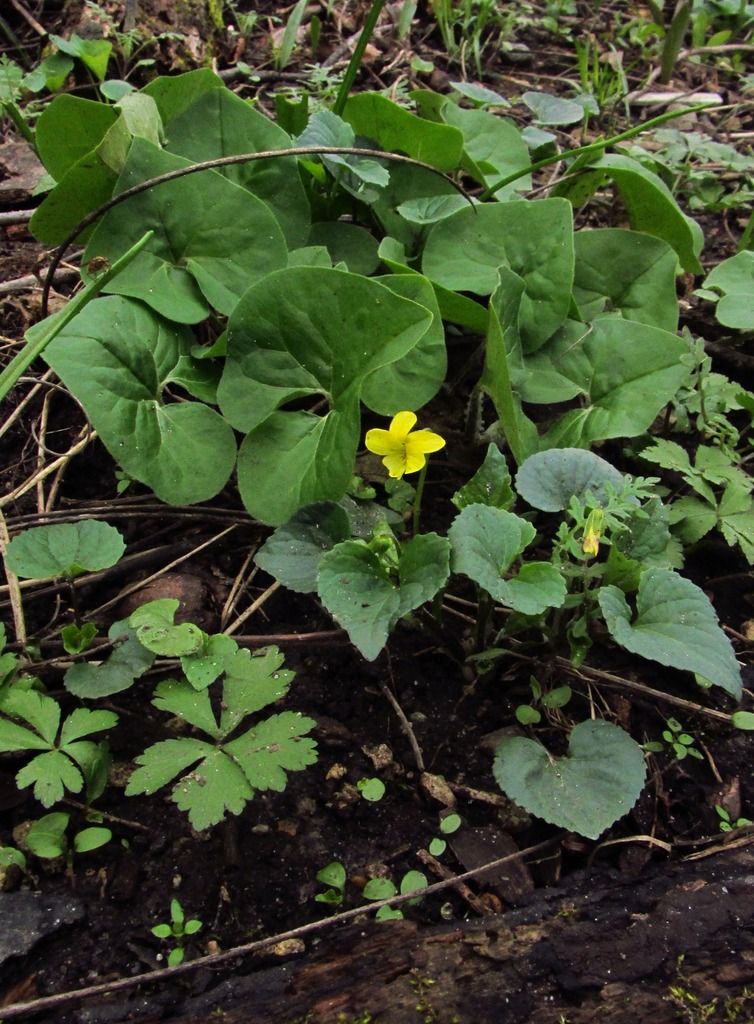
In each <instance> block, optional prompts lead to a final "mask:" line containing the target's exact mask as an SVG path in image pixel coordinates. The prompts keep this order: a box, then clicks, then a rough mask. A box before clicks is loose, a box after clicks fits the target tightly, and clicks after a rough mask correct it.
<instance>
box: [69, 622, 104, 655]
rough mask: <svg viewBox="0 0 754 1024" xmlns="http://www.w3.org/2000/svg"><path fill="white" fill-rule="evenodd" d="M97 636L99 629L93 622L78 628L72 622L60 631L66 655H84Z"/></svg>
mask: <svg viewBox="0 0 754 1024" xmlns="http://www.w3.org/2000/svg"><path fill="white" fill-rule="evenodd" d="M96 635H97V627H96V626H95V625H94V623H93V622H84V623H82V624H81V625H80V626H77V625H76V623H75V622H71V623H70V624H69V625H67V626H63V628H62V629H61V630H60V638H61V640H62V641H63V648H64V650H65V652H66V654H83V653H84V651H85V650H86V649H87V648H88V647H89V646H90V645H91V642H92V640H94V638H95V636H96Z"/></svg>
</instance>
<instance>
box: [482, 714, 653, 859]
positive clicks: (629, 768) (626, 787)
mask: <svg viewBox="0 0 754 1024" xmlns="http://www.w3.org/2000/svg"><path fill="white" fill-rule="evenodd" d="M493 773H494V775H495V779H496V781H497V783H498V785H499V786H500V788H501V789H502V790H503V792H504V793H505V794H506V795H507V796H508V797H510V799H511V800H515V802H516V803H517V804H519V805H520V806H521V807H523V808H525V809H526V810H527V811H529V812H531V813H532V814H536V815H537V817H539V818H544V820H545V821H549V822H550V823H551V824H553V825H559V826H560V827H561V828H566V829H568V830H569V831H572V832H578V833H579V834H580V835H583V836H587V837H588V838H590V839H597V838H599V836H600V835H601V834H602V833H603V832H604V831H605V829H607V828H609V827H610V826H611V825H612V824H613V822H615V821H617V820H618V818H622V817H623V815H624V814H627V813H628V812H629V811H630V810H631V808H632V807H633V805H634V804H635V803H636V801H637V799H638V798H639V795H640V793H641V790H642V787H643V786H644V777H645V767H644V754H643V752H642V749H641V747H640V746H639V745H638V743H636V742H635V741H634V740H632V739H631V737H630V736H629V735H628V733H626V732H624V731H623V729H621V728H619V726H617V725H613V724H612V723H610V722H604V721H587V722H581V723H579V725H577V726H575V727H574V729H573V731H572V732H571V736H570V740H569V744H568V754H567V756H565V757H553V755H552V754H550V753H549V751H548V750H547V748H546V747H544V746H543V745H542V744H541V743H539V742H537V741H536V740H532V739H528V738H526V737H523V736H510V737H506V738H505V739H504V740H503V741H502V742H501V743H500V744H499V745H498V747H497V750H496V752H495V762H494V765H493Z"/></svg>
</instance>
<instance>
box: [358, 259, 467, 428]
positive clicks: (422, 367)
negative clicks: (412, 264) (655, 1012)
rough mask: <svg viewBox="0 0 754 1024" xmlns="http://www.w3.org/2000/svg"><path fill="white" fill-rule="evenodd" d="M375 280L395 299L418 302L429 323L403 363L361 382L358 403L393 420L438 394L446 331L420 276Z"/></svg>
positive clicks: (445, 360)
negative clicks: (391, 293)
mask: <svg viewBox="0 0 754 1024" xmlns="http://www.w3.org/2000/svg"><path fill="white" fill-rule="evenodd" d="M375 280H377V281H379V282H380V284H384V285H385V287H386V288H389V289H390V291H392V292H395V294H396V295H402V296H403V297H404V298H405V299H411V301H412V302H418V303H419V305H420V306H424V307H425V309H428V310H429V312H430V313H431V314H432V322H431V324H430V326H429V327H428V329H427V331H426V333H425V334H424V335H423V337H422V338H421V339H420V340H419V342H418V344H417V345H415V346H414V348H412V349H411V351H410V352H408V353H407V354H406V355H405V356H404V357H403V358H402V359H398V360H396V362H394V363H389V364H388V365H387V366H383V367H380V368H379V369H377V370H373V371H372V373H370V374H369V376H368V377H367V378H366V380H365V381H364V386H363V387H362V390H361V400H362V402H363V403H364V404H365V405H367V406H368V407H369V408H370V409H372V410H373V411H374V412H378V413H381V414H382V415H383V416H392V415H394V414H395V413H396V412H400V411H401V410H402V409H418V408H420V407H421V406H422V405H426V404H427V402H429V400H430V399H431V398H434V397H435V395H436V394H437V392H438V391H439V390H440V387H441V386H442V383H443V381H444V380H445V374H446V372H447V368H448V357H447V352H446V349H445V331H444V329H443V325H442V316H441V314H440V307H439V306H438V304H437V298H436V296H435V293H434V289H433V288H432V285H431V284H430V282H429V281H428V280H427V278H426V277H423V276H422V275H421V274H391V275H389V276H387V277H378V278H376V279H375Z"/></svg>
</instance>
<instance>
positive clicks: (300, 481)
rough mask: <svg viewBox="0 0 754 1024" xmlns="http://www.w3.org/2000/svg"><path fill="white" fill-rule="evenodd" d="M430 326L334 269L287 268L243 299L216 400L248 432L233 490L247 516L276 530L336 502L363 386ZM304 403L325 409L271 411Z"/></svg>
mask: <svg viewBox="0 0 754 1024" xmlns="http://www.w3.org/2000/svg"><path fill="white" fill-rule="evenodd" d="M431 325H432V313H431V312H430V311H429V310H428V309H427V308H426V307H424V306H421V305H419V304H418V303H416V302H412V301H410V300H409V299H405V298H402V297H401V296H399V295H397V294H396V293H395V292H393V291H391V290H390V289H388V288H386V287H384V286H383V285H381V284H378V283H377V282H376V281H372V280H369V279H367V278H363V277H359V276H358V275H356V274H348V273H345V272H343V271H339V270H327V269H324V268H319V267H292V268H290V269H288V270H283V271H280V272H278V273H275V274H270V275H269V276H268V277H267V278H265V280H263V281H260V282H259V283H258V284H256V285H254V286H253V287H251V288H250V289H249V290H248V291H247V292H246V294H245V295H244V297H243V298H242V300H241V301H240V302H239V304H238V306H237V308H236V309H235V311H234V313H233V316H232V317H231V319H230V322H229V325H228V355H227V358H226V362H225V368H224V371H223V376H222V379H221V381H220V386H219V388H218V399H219V402H220V408H221V409H222V411H223V413H224V414H225V416H226V417H227V419H228V420H229V421H230V422H231V423H232V424H233V426H235V427H237V428H238V429H239V430H248V431H250V433H249V434H248V436H247V437H246V439H245V441H244V442H243V444H242V446H241V451H240V453H239V458H238V483H239V488H240V491H241V497H242V499H243V501H244V504H245V505H246V507H247V509H248V510H249V512H250V513H251V514H252V515H253V516H255V517H256V518H258V519H260V520H261V521H262V522H266V523H270V524H272V525H279V524H280V523H284V522H286V521H287V520H288V519H290V517H291V516H292V515H293V514H294V513H295V512H296V511H297V510H298V509H299V508H301V507H302V506H304V505H309V504H311V503H312V502H315V501H323V500H328V499H330V500H336V499H338V498H340V497H341V496H342V495H343V493H344V492H345V489H346V487H347V485H348V482H349V480H350V478H351V473H352V472H353V459H354V457H355V454H356V449H357V447H358V443H359V437H360V419H359V397H360V394H361V391H362V388H363V385H364V381H365V380H366V378H367V377H368V375H369V374H370V373H372V372H373V371H375V370H377V369H379V368H381V367H383V366H387V365H389V364H390V363H393V362H396V361H397V360H398V359H400V358H401V357H402V356H404V355H406V353H408V352H409V351H411V350H412V349H413V348H414V347H415V346H416V345H417V344H418V342H419V341H420V340H421V339H422V338H423V337H424V335H425V334H426V332H427V330H428V329H429V328H430V326H431ZM308 395H323V396H324V397H325V398H326V399H327V404H328V406H329V411H328V412H326V413H325V415H323V416H319V415H315V414H314V413H310V412H301V411H291V412H287V411H276V410H278V409H279V408H280V407H281V406H283V405H284V404H285V403H287V402H290V401H292V400H293V399H296V398H301V397H304V396H308ZM408 407H409V408H415V406H414V405H413V403H412V405H410V406H408ZM391 411H398V409H397V408H396V409H395V410H391Z"/></svg>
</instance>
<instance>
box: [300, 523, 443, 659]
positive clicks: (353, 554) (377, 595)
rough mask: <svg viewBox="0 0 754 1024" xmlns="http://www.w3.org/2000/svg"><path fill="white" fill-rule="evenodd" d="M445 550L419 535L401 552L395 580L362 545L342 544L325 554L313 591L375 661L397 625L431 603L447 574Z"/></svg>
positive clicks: (432, 538)
mask: <svg viewBox="0 0 754 1024" xmlns="http://www.w3.org/2000/svg"><path fill="white" fill-rule="evenodd" d="M449 555H450V545H449V544H448V541H447V540H446V539H445V538H444V537H438V535H437V534H436V533H427V534H420V535H419V536H417V537H414V538H413V539H412V540H410V541H409V542H408V543H407V544H404V545H403V547H402V548H401V553H400V562H399V566H398V578H397V579H394V578H393V576H392V575H391V574H390V573H389V572H388V571H387V569H386V568H385V566H384V565H383V564H382V563H381V562H380V559H379V558H378V556H377V555H376V554H375V553H374V552H373V551H372V550H371V549H370V548H369V547H368V545H367V544H365V543H364V542H363V541H355V540H347V541H344V542H343V543H342V544H337V545H336V546H335V547H334V548H333V549H332V550H331V551H328V552H327V553H326V554H325V555H324V557H323V558H322V561H321V562H320V567H319V581H318V591H319V596H320V598H321V600H322V603H323V604H324V605H325V607H326V608H327V610H328V611H329V612H330V614H331V615H332V617H333V618H334V619H335V620H336V622H339V623H340V625H341V626H343V628H344V629H345V630H347V631H348V636H349V637H350V640H351V643H352V644H354V646H356V647H358V649H359V650H360V651H361V653H362V654H363V655H364V657H365V658H366V659H367V661H374V659H375V658H376V657H377V655H378V654H379V653H380V651H381V650H382V648H383V647H384V646H385V644H386V643H387V638H388V636H389V634H390V632H391V630H392V629H393V627H394V626H395V624H396V623H397V622H398V620H399V619H400V618H401V617H402V616H404V615H406V614H408V612H410V611H413V610H414V609H415V608H418V607H419V605H422V604H424V603H425V602H426V601H430V600H431V599H432V598H433V597H434V596H435V594H436V593H437V591H438V590H439V589H440V587H442V586H444V584H445V582H446V580H447V578H448V573H449Z"/></svg>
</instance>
